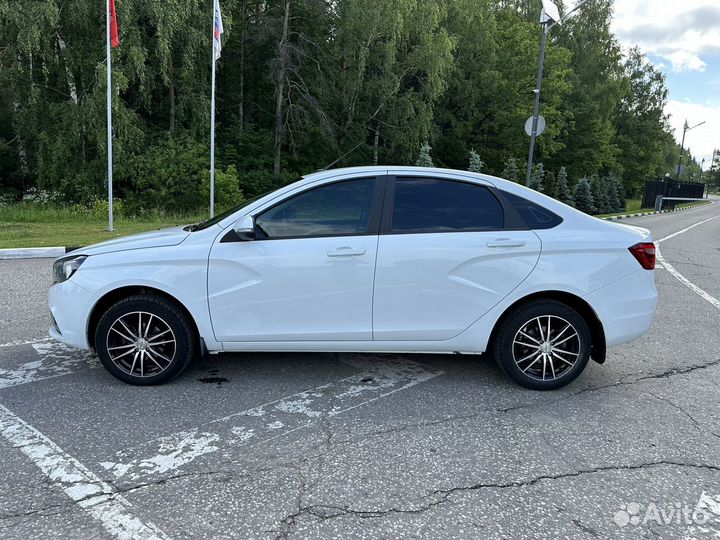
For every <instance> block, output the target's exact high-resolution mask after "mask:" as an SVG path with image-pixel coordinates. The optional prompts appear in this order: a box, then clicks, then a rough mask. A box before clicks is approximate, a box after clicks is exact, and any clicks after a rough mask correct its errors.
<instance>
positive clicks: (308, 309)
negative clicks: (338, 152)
mask: <svg viewBox="0 0 720 540" xmlns="http://www.w3.org/2000/svg"><path fill="white" fill-rule="evenodd" d="M379 182H380V181H379V180H377V179H375V178H359V179H352V180H346V181H342V182H333V183H328V184H323V185H321V186H318V187H315V188H310V189H308V190H305V191H303V192H302V193H300V194H297V195H293V196H291V197H289V198H287V199H285V200H284V201H282V202H280V203H278V204H275V205H273V206H272V207H271V208H267V209H263V210H261V211H260V212H259V213H258V214H257V215H256V216H255V223H256V229H257V231H256V238H255V240H252V241H246V242H237V241H236V242H223V241H219V242H216V244H215V245H214V246H213V248H212V250H211V254H210V262H209V271H208V296H209V298H208V301H209V307H210V314H211V317H212V323H213V329H214V331H215V335H216V338H217V339H218V341H223V342H233V341H318V340H370V339H372V286H373V275H374V270H375V255H376V250H377V227H378V225H379V214H377V212H376V211H375V207H376V206H377V205H379V201H378V200H376V199H377V197H378V194H377V192H376V185H377V184H378V183H379ZM378 189H379V188H378Z"/></svg>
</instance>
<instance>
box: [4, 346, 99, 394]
mask: <svg viewBox="0 0 720 540" xmlns="http://www.w3.org/2000/svg"><path fill="white" fill-rule="evenodd" d="M32 346H33V348H34V349H35V351H36V352H37V354H38V357H39V358H38V359H37V360H33V361H31V362H25V363H24V364H20V365H19V366H17V367H15V368H7V369H0V389H3V388H7V387H9V386H17V385H19V384H27V383H31V382H36V381H43V380H45V379H52V378H55V377H61V376H63V375H69V374H70V373H75V372H77V371H80V370H82V369H93V368H96V367H98V366H99V365H100V363H99V361H98V360H97V358H95V356H94V355H93V354H92V353H90V352H88V351H80V350H78V349H73V348H72V347H68V346H67V345H65V344H63V343H60V342H58V341H39V342H32Z"/></svg>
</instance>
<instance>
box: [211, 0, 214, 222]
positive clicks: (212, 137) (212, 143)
mask: <svg viewBox="0 0 720 540" xmlns="http://www.w3.org/2000/svg"><path fill="white" fill-rule="evenodd" d="M214 20H215V10H213V28H214ZM212 49H213V56H212V77H211V79H212V82H211V86H212V97H211V98H210V217H214V216H215V39H214V38H213V47H212Z"/></svg>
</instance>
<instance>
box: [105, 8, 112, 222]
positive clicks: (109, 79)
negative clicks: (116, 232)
mask: <svg viewBox="0 0 720 540" xmlns="http://www.w3.org/2000/svg"><path fill="white" fill-rule="evenodd" d="M105 23H106V28H105V34H106V35H105V38H106V39H105V41H106V43H105V45H106V49H107V144H108V156H107V160H108V162H107V182H108V231H112V230H113V177H112V173H113V169H112V160H113V157H112V74H111V65H110V0H105Z"/></svg>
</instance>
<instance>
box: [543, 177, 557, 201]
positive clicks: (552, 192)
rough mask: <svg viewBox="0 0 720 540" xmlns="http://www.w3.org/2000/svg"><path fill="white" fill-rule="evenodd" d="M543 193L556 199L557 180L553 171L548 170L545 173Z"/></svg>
mask: <svg viewBox="0 0 720 540" xmlns="http://www.w3.org/2000/svg"><path fill="white" fill-rule="evenodd" d="M544 183H545V191H544V193H545V195H548V196H549V197H552V198H554V199H557V181H556V180H555V173H554V172H552V171H548V172H546V173H545V182H544Z"/></svg>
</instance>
